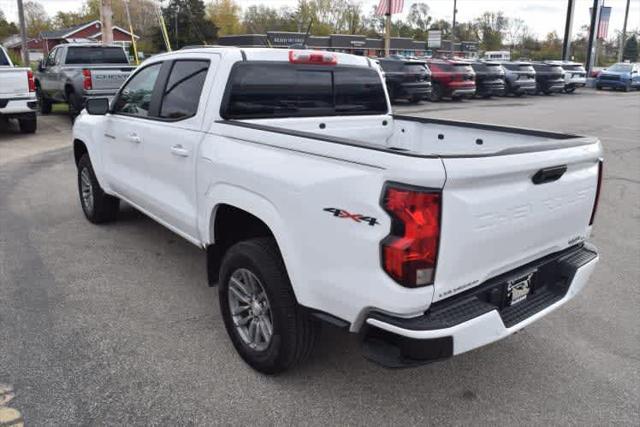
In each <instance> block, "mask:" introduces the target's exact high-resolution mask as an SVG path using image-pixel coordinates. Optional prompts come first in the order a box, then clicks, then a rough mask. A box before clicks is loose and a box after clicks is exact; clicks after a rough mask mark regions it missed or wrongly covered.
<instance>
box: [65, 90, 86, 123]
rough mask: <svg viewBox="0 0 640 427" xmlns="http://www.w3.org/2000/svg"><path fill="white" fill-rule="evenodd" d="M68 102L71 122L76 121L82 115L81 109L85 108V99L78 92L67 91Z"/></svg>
mask: <svg viewBox="0 0 640 427" xmlns="http://www.w3.org/2000/svg"><path fill="white" fill-rule="evenodd" d="M67 103H68V104H69V117H70V118H71V123H74V122H75V121H76V117H78V115H80V111H82V109H83V108H84V101H83V100H82V97H81V96H79V95H78V94H76V93H75V92H74V91H73V90H69V91H67Z"/></svg>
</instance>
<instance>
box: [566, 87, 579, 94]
mask: <svg viewBox="0 0 640 427" xmlns="http://www.w3.org/2000/svg"><path fill="white" fill-rule="evenodd" d="M575 90H576V88H575V87H566V88H564V91H565V92H566V93H573V92H575Z"/></svg>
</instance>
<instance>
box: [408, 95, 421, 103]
mask: <svg viewBox="0 0 640 427" xmlns="http://www.w3.org/2000/svg"><path fill="white" fill-rule="evenodd" d="M422 98H423V96H422V95H413V96H412V97H411V98H409V102H410V103H411V104H417V103H418V102H420V101H422Z"/></svg>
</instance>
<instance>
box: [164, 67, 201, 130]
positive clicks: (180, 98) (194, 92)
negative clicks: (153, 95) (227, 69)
mask: <svg viewBox="0 0 640 427" xmlns="http://www.w3.org/2000/svg"><path fill="white" fill-rule="evenodd" d="M208 70H209V61H204V60H202V61H193V60H179V61H175V62H174V63H173V67H172V68H171V74H170V75H169V79H168V80H167V85H166V87H165V89H164V92H163V96H162V106H161V108H160V117H162V118H165V119H173V120H180V119H185V118H188V117H192V116H195V114H196V113H197V111H198V104H199V103H200V95H201V93H202V87H203V85H204V80H205V78H206V77H207V71H208Z"/></svg>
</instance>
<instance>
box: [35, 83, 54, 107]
mask: <svg viewBox="0 0 640 427" xmlns="http://www.w3.org/2000/svg"><path fill="white" fill-rule="evenodd" d="M36 97H37V98H38V105H39V106H40V113H42V114H43V115H47V114H49V113H51V106H52V103H51V101H49V100H48V99H47V98H46V97H45V96H44V92H42V89H41V88H40V85H39V84H36Z"/></svg>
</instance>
